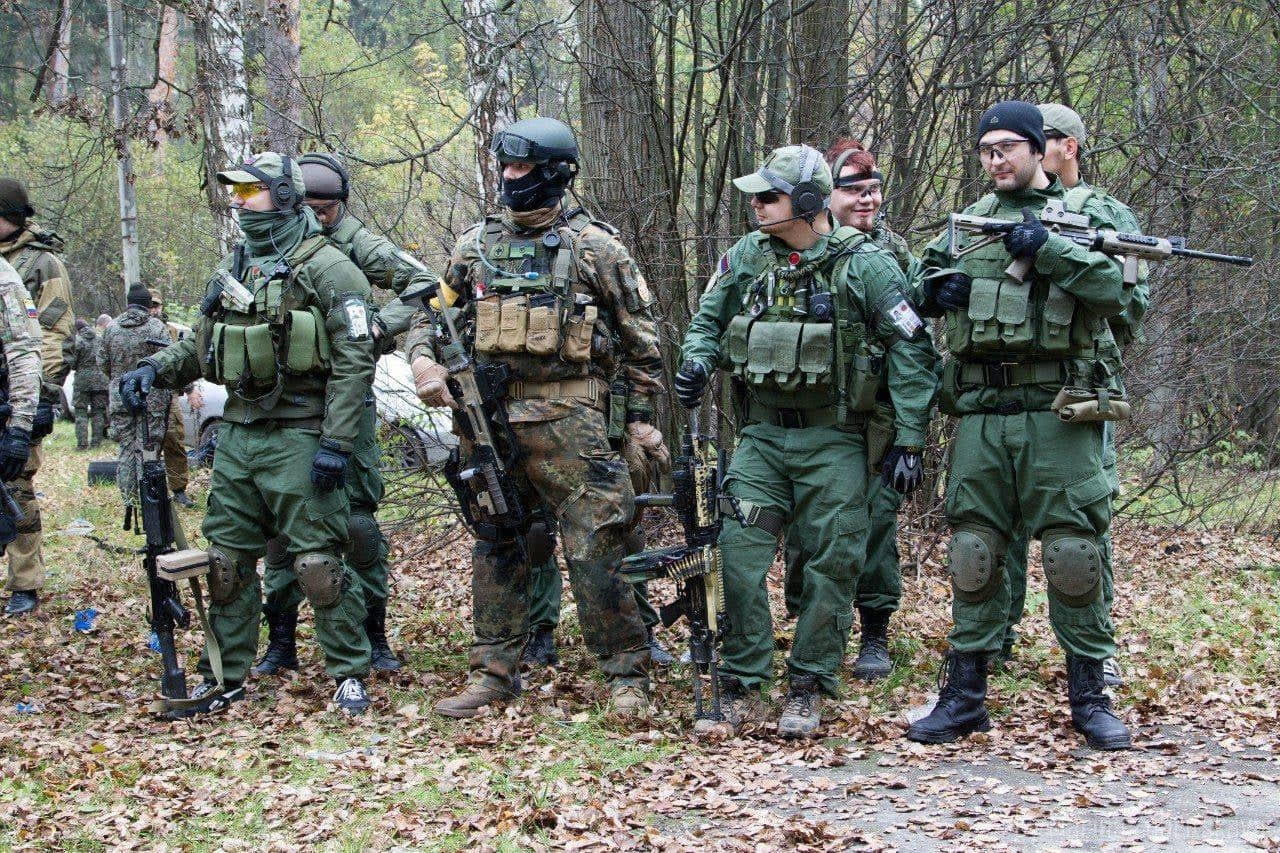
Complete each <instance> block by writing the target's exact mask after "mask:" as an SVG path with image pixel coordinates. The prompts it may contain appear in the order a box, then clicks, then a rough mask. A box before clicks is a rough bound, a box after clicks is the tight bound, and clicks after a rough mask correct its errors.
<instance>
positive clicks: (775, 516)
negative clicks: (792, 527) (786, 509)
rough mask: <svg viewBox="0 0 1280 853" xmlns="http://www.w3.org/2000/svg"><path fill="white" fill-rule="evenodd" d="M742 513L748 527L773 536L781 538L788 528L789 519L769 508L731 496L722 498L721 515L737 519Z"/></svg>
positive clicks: (722, 496)
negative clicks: (757, 528) (786, 527)
mask: <svg viewBox="0 0 1280 853" xmlns="http://www.w3.org/2000/svg"><path fill="white" fill-rule="evenodd" d="M738 513H742V521H743V523H744V524H745V526H747V527H759V528H760V529H761V530H763V531H764V532H766V533H769V534H771V535H773V536H781V535H782V528H783V527H785V526H786V523H787V517H786V516H785V515H783V514H782V513H780V512H775V511H774V510H771V509H769V508H768V507H763V506H760V504H756V503H752V502H751V501H742V500H738V499H736V498H734V497H731V496H730V495H721V496H720V514H721V515H723V516H724V517H725V518H737V517H738Z"/></svg>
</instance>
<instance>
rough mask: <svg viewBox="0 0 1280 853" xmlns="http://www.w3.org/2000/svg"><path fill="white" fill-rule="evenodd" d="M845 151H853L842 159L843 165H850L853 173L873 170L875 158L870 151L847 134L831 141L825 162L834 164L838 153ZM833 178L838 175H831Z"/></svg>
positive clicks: (866, 172) (868, 172)
mask: <svg viewBox="0 0 1280 853" xmlns="http://www.w3.org/2000/svg"><path fill="white" fill-rule="evenodd" d="M846 151H852V152H853V153H852V154H850V155H849V157H848V158H847V159H846V160H845V161H844V165H845V166H852V167H853V171H854V174H856V175H862V174H867V175H870V174H871V173H872V172H874V171H875V168H876V158H875V157H873V156H872V154H871V152H870V151H868V150H867V149H866V148H864V147H863V145H862V143H861V142H859V141H858V140H856V139H853V138H851V137H848V136H841V137H840V138H839V139H837V140H836V141H835V142H833V143H831V147H830V148H828V149H827V155H826V156H827V163H828V164H829V165H831V166H834V165H835V164H836V160H839V159H840V155H841V154H843V153H845V152H846ZM832 177H833V178H835V179H839V178H840V176H839V175H832Z"/></svg>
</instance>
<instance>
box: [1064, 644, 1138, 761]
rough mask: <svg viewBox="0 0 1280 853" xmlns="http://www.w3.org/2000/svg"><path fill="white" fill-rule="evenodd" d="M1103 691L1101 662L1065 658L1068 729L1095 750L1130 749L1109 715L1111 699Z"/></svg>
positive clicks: (1126, 735) (1126, 733)
mask: <svg viewBox="0 0 1280 853" xmlns="http://www.w3.org/2000/svg"><path fill="white" fill-rule="evenodd" d="M1102 690H1103V682H1102V661H1100V660H1095V659H1094V658H1086V657H1080V656H1079V655H1067V696H1068V697H1069V698H1070V700H1071V725H1073V726H1075V728H1076V731H1078V732H1080V734H1082V735H1084V739H1085V740H1086V741H1088V742H1089V746H1091V747H1093V748H1094V749H1129V748H1130V747H1131V746H1132V745H1133V744H1132V741H1130V739H1129V730H1128V729H1127V728H1125V725H1124V723H1122V722H1120V718H1119V717H1117V716H1116V715H1115V714H1113V713H1112V712H1111V697H1109V696H1107V694H1105V693H1103V692H1102Z"/></svg>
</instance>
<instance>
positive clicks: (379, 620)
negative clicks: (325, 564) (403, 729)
mask: <svg viewBox="0 0 1280 853" xmlns="http://www.w3.org/2000/svg"><path fill="white" fill-rule="evenodd" d="M298 163H299V165H300V166H301V169H302V176H303V180H304V182H305V183H306V186H307V197H306V204H307V206H308V207H310V208H311V210H312V211H313V212H314V213H315V215H316V219H318V220H319V221H320V225H321V226H322V227H323V228H324V234H325V236H326V237H328V238H329V239H330V240H331V241H332V242H333V244H334V245H335V246H337V247H338V249H340V250H341V251H342V253H343V254H345V255H346V256H347V257H349V258H350V259H351V260H352V262H353V263H354V264H355V265H356V266H358V267H359V268H360V271H361V272H362V273H364V275H365V278H367V279H368V280H369V283H370V284H371V285H372V286H374V287H377V288H381V289H383V290H391V291H394V292H395V293H397V294H400V293H403V292H405V290H408V289H413V290H416V289H418V288H420V287H423V286H426V285H429V284H432V283H433V282H434V278H433V277H431V276H429V275H428V274H427V273H425V272H424V271H423V270H422V269H421V268H419V267H416V266H414V265H412V264H410V263H409V261H408V260H407V259H406V256H405V255H404V254H403V253H402V252H401V251H400V250H399V249H398V248H397V247H396V246H395V244H394V243H392V242H391V241H390V240H388V239H387V238H386V237H383V236H382V235H381V234H375V233H374V232H373V231H370V230H369V229H368V228H367V227H365V225H364V223H363V222H361V221H360V220H359V219H358V218H357V217H356V216H355V214H353V213H351V211H350V210H349V209H348V208H347V200H348V198H349V197H350V194H351V177H350V175H349V174H348V173H347V169H346V166H344V165H343V164H342V161H340V160H339V159H338V158H337V157H335V156H333V155H332V154H324V153H312V154H303V155H302V156H301V157H299V158H298ZM412 316H413V309H412V308H409V307H408V306H405V305H404V304H403V303H401V302H400V301H399V300H398V299H397V300H395V302H394V303H393V304H391V305H388V306H387V307H386V308H384V309H383V310H382V311H381V312H378V313H377V314H376V315H374V317H373V321H372V322H373V334H374V338H375V341H374V342H373V343H371V345H372V346H377V345H378V344H377V343H376V341H378V340H380V341H383V342H387V341H391V340H392V339H393V338H394V337H395V336H396V335H397V334H400V333H402V332H404V331H407V330H408V328H409V321H410V319H411V318H412ZM377 430H378V415H377V409H376V407H375V405H374V397H373V390H372V389H369V390H368V393H367V394H366V395H365V398H364V408H363V410H362V412H361V416H360V433H359V438H358V439H357V441H356V447H355V451H354V452H353V453H352V458H351V461H352V463H353V464H352V465H351V467H350V468H349V469H348V470H347V477H346V490H347V498H348V500H349V501H350V503H351V516H350V518H349V519H348V522H347V525H348V537H347V539H348V545H347V551H346V555H345V556H346V561H347V565H348V567H350V569H351V570H352V572H354V573H355V576H356V578H357V579H359V581H360V587H361V591H362V595H363V597H364V604H365V617H364V629H365V634H366V635H367V636H368V638H369V646H370V648H371V649H372V651H373V658H372V665H373V668H374V669H377V670H383V671H394V670H397V669H399V668H400V660H399V659H398V658H397V657H396V655H395V653H394V652H393V651H392V650H391V645H390V644H389V643H388V642H387V598H388V596H389V594H390V589H389V587H388V585H387V575H388V572H389V567H388V565H387V555H388V554H389V553H390V548H389V547H388V546H387V540H386V537H384V536H383V535H382V530H381V529H380V528H379V527H378V521H377V518H376V515H377V512H378V504H379V502H381V500H382V495H383V492H384V488H385V487H384V484H383V481H382V465H381V460H382V448H381V447H380V446H379V445H378V435H377ZM287 545H288V543H285V542H282V541H278V540H273V541H272V542H271V543H270V545H269V547H268V548H267V559H266V569H265V571H264V572H263V587H264V589H265V591H266V602H265V604H264V605H263V608H262V611H263V614H264V615H265V616H266V619H267V639H268V643H267V649H266V651H265V652H263V655H262V658H261V659H260V660H259V661H258V662H257V664H255V665H254V667H253V672H254V674H255V675H272V674H275V673H277V672H279V671H281V670H285V669H297V667H298V653H297V641H296V629H297V625H298V606H299V605H300V604H301V603H302V599H303V595H302V591H301V590H300V589H299V588H298V584H297V582H296V580H295V576H294V574H293V572H292V571H291V570H290V567H291V566H292V565H293V563H294V559H295V556H296V555H295V554H294V553H292V552H291V551H290V550H288V548H287Z"/></svg>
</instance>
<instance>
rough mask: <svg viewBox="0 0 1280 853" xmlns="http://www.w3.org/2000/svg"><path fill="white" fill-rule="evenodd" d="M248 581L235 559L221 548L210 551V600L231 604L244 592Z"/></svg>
mask: <svg viewBox="0 0 1280 853" xmlns="http://www.w3.org/2000/svg"><path fill="white" fill-rule="evenodd" d="M245 585H246V579H245V578H244V577H243V576H242V575H241V573H240V567H239V566H238V565H236V561H235V558H233V557H232V556H231V555H230V554H228V553H227V552H226V551H223V550H222V549H220V548H210V549H209V600H210V601H212V602H213V603H214V604H230V603H231V602H233V601H235V600H236V597H237V596H239V595H240V593H241V592H243V591H244V588H245Z"/></svg>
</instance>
